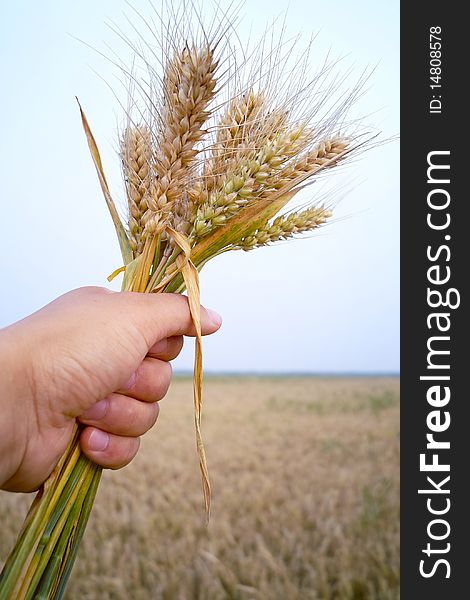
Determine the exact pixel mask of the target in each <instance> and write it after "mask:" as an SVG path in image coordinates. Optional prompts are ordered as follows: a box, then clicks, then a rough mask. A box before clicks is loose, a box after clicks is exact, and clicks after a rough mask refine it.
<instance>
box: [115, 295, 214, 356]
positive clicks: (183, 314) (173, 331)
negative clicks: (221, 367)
mask: <svg viewBox="0 0 470 600" xmlns="http://www.w3.org/2000/svg"><path fill="white" fill-rule="evenodd" d="M111 298H112V300H113V302H116V303H119V304H120V306H119V312H120V314H121V311H125V312H126V314H131V315H132V316H133V318H134V319H135V322H136V324H137V326H138V327H139V328H140V330H141V332H142V334H143V335H144V336H146V338H147V339H148V340H149V342H150V343H149V347H150V346H153V345H154V344H155V343H156V342H157V341H158V340H161V339H163V338H169V337H173V336H178V335H191V336H194V335H195V333H196V332H195V329H194V325H193V321H192V318H191V313H190V310H189V304H188V299H187V297H186V296H183V295H182V294H140V293H138V292H120V293H116V294H114V295H112V296H111ZM221 323H222V318H221V317H220V315H219V314H217V313H216V312H214V311H212V310H208V309H206V308H204V307H203V306H201V331H202V335H209V334H211V333H214V332H215V331H217V330H218V329H219V327H220V325H221Z"/></svg>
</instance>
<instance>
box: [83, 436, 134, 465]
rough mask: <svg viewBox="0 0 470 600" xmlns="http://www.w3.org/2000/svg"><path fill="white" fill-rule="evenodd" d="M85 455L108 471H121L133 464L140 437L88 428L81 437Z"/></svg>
mask: <svg viewBox="0 0 470 600" xmlns="http://www.w3.org/2000/svg"><path fill="white" fill-rule="evenodd" d="M80 446H81V449H82V451H83V453H84V454H85V455H86V456H87V457H88V458H89V459H90V460H92V461H93V462H95V463H96V464H98V465H100V466H102V467H105V468H107V469H120V468H121V467H125V466H126V465H127V464H129V463H130V462H131V460H132V459H133V458H134V456H135V455H136V454H137V451H138V450H139V446H140V439H139V438H138V437H123V436H120V435H113V434H111V433H107V432H105V431H101V429H97V428H96V427H86V428H85V429H84V430H83V432H82V434H81V436H80Z"/></svg>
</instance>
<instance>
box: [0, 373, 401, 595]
mask: <svg viewBox="0 0 470 600" xmlns="http://www.w3.org/2000/svg"><path fill="white" fill-rule="evenodd" d="M191 385H192V384H191V381H190V379H189V378H187V379H186V378H180V379H178V378H177V379H175V381H174V382H173V384H172V387H171V390H170V392H169V394H168V396H167V398H166V399H165V400H164V401H163V402H162V403H161V414H160V418H159V423H158V426H157V427H156V428H155V429H154V430H153V431H152V432H150V433H149V434H147V436H145V438H144V439H143V441H142V449H141V452H140V454H139V456H138V457H137V458H136V460H135V461H134V462H133V463H132V464H131V465H129V466H128V467H126V468H125V469H123V470H122V471H119V472H113V473H111V472H106V473H105V475H104V477H103V482H102V484H101V487H100V489H99V492H98V499H97V502H96V505H95V508H94V512H93V513H92V516H91V519H90V523H89V526H88V529H87V532H86V534H85V539H84V542H83V544H82V548H81V551H80V553H79V557H78V561H77V564H76V566H75V570H74V573H73V575H72V579H71V583H70V586H69V591H68V594H67V598H68V599H69V600H71V599H73V600H76V599H90V600H107V599H109V600H111V599H113V600H129V599H132V600H148V599H156V600H160V599H162V600H219V599H220V600H222V599H231V600H258V599H266V600H268V599H273V600H274V599H275V600H301V599H302V600H303V599H305V600H306V599H309V600H317V599H318V600H349V599H351V600H353V599H354V600H362V599H364V600H366V599H367V600H372V599H374V600H392V599H393V600H396V599H398V597H399V591H398V585H399V521H398V519H399V471H398V466H399V380H398V379H397V378H315V377H292V378H288V377H283V378H275V377H272V378H269V377H212V378H210V377H207V378H206V380H205V382H204V400H205V410H204V415H203V429H204V437H205V441H206V450H207V455H208V462H209V467H210V473H211V478H212V487H213V509H212V518H211V523H210V525H209V528H207V529H206V528H205V526H204V525H203V502H202V492H201V489H200V481H199V472H198V467H197V459H196V452H195V448H194V430H193V413H192V387H191ZM30 500H31V497H28V496H19V495H13V494H6V493H2V494H0V520H1V524H2V536H1V540H0V562H1V561H2V560H3V559H4V558H5V557H6V554H7V552H8V549H9V548H10V547H11V545H13V543H14V539H15V536H16V534H17V532H18V529H19V527H20V524H21V521H22V518H23V516H24V514H25V511H26V509H27V506H28V505H29V502H30Z"/></svg>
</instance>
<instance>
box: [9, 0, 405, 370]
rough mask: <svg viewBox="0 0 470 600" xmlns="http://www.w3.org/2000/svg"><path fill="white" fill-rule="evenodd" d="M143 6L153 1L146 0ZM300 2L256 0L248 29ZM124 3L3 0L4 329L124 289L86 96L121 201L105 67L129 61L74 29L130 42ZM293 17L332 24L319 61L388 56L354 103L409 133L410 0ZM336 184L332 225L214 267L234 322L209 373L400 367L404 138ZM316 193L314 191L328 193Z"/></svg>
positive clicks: (370, 119) (359, 65)
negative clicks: (405, 42) (402, 18)
mask: <svg viewBox="0 0 470 600" xmlns="http://www.w3.org/2000/svg"><path fill="white" fill-rule="evenodd" d="M219 3H220V4H221V5H222V6H225V5H228V2H226V1H225V0H221V1H220V2H219ZM157 4H159V3H158V2H157ZM201 4H202V6H203V7H204V6H208V5H210V3H209V2H208V1H207V0H201ZM133 5H134V6H135V7H136V8H138V10H139V11H140V12H141V13H143V14H146V12H149V8H148V3H147V1H146V0H135V1H134V2H133ZM285 9H286V3H285V2H283V1H280V0H257V1H256V2H248V3H247V4H246V5H245V8H243V9H242V11H241V12H242V13H243V15H244V16H243V18H242V19H241V23H240V26H239V27H238V34H239V36H240V38H241V39H242V40H244V39H246V38H248V35H249V32H250V31H251V32H252V34H251V35H252V36H253V35H256V33H257V32H261V31H262V30H263V29H264V27H265V26H266V24H267V23H268V22H270V21H272V20H273V19H274V18H275V17H277V16H279V15H282V14H283V13H284V11H285ZM124 13H126V14H128V15H131V14H132V11H131V10H130V9H129V7H128V6H127V5H126V3H125V2H124V1H122V0H82V1H81V2H64V1H63V0H42V1H41V2H36V1H35V0H16V2H11V3H2V7H1V8H0V62H1V73H2V93H1V94H0V115H1V117H0V118H1V121H2V126H1V142H0V181H1V184H0V197H1V206H2V213H3V221H2V222H3V228H2V237H3V240H2V246H3V250H2V253H1V258H0V273H1V278H2V289H1V300H0V326H4V325H7V324H9V323H12V322H14V321H15V320H17V319H20V318H22V317H23V316H25V315H27V314H29V313H31V312H32V311H34V310H36V309H38V308H39V307H41V306H43V305H44V304H46V303H47V302H49V301H50V300H52V299H53V298H55V297H56V296H58V295H59V294H61V293H63V292H65V291H67V290H70V289H73V288H76V287H79V286H83V285H109V284H107V281H106V277H107V275H108V274H109V273H110V272H111V271H113V270H114V269H115V268H116V267H118V266H119V265H120V255H119V249H118V244H117V241H116V240H115V238H114V230H113V226H112V224H111V221H110V219H109V217H108V214H107V209H106V207H105V204H104V201H103V199H102V196H101V191H100V188H99V184H98V181H97V179H96V175H95V172H94V168H93V165H92V163H91V159H90V157H89V155H88V150H87V147H86V142H85V139H84V136H83V133H82V130H81V124H80V120H79V115H78V112H77V106H76V103H75V98H74V97H75V96H76V95H77V96H78V97H79V98H80V100H81V102H82V104H83V106H84V108H85V109H86V112H87V116H88V118H89V121H90V124H91V125H92V128H93V131H94V134H95V137H96V139H97V142H98V144H99V146H100V149H101V152H102V156H103V160H104V165H105V170H106V172H107V174H108V179H109V180H110V182H111V188H112V190H113V192H114V194H115V196H116V199H117V201H118V202H121V203H122V202H123V201H124V200H123V199H124V191H123V187H122V183H121V179H120V171H119V164H118V159H117V156H116V154H115V150H116V144H115V142H116V139H117V133H116V131H117V123H118V122H122V119H123V115H122V112H121V109H120V107H119V104H118V102H117V100H116V99H115V98H114V96H113V94H112V93H111V91H110V90H109V88H108V87H107V86H106V85H105V84H104V83H103V80H102V79H101V78H100V77H98V75H97V74H96V73H95V72H94V71H96V72H97V73H99V75H100V76H102V77H103V78H104V79H105V80H106V81H108V82H110V83H111V84H113V81H115V80H114V79H113V78H114V74H115V71H113V70H112V67H111V66H110V65H109V63H107V62H106V61H105V60H103V59H102V58H100V56H99V55H98V54H97V53H95V52H93V51H92V50H90V49H89V48H88V47H86V46H85V45H83V44H81V43H80V42H78V41H77V40H76V39H74V38H73V37H72V36H75V37H77V38H80V39H83V40H85V41H86V42H87V43H89V44H90V45H91V46H92V47H94V48H97V49H102V50H105V49H106V44H107V45H108V46H110V47H111V48H112V49H115V50H116V51H118V52H120V51H121V50H122V45H120V44H119V43H118V41H117V40H116V37H115V36H114V35H113V34H112V32H111V31H110V30H109V28H108V27H107V26H106V21H114V22H116V23H117V24H119V25H121V26H123V27H124V28H125V27H126V20H125V17H124ZM286 24H287V29H288V32H289V33H290V34H296V33H297V32H301V33H302V36H303V38H302V39H304V38H305V43H307V40H308V39H309V37H310V36H311V34H312V33H318V35H317V37H316V40H315V43H314V50H313V53H312V56H313V57H314V58H315V56H318V57H319V58H318V60H319V63H320V62H321V61H322V60H323V58H324V57H325V55H326V53H327V52H328V51H330V52H331V53H332V54H333V55H334V56H335V57H338V58H340V57H344V59H343V61H342V64H344V68H345V69H347V68H350V67H352V69H353V76H354V74H355V76H356V78H358V77H359V76H360V74H361V72H362V71H363V70H364V69H365V68H372V67H375V70H374V72H373V74H372V76H371V78H370V80H369V82H368V85H367V87H368V91H367V94H366V95H365V96H364V97H363V98H361V99H360V101H359V103H358V106H357V107H356V109H355V110H356V111H357V112H358V114H362V115H368V116H367V117H365V121H366V122H367V123H370V125H371V126H373V127H374V128H379V129H380V130H381V131H382V137H383V139H386V138H389V137H391V136H394V135H396V134H397V133H398V131H399V104H398V103H399V70H398V64H399V3H398V1H396V0H393V1H392V0H384V1H383V2H376V1H373V0H367V1H366V0H357V1H356V2H351V1H350V0H337V1H336V2H329V3H315V4H312V3H311V2H309V1H304V0H291V2H290V5H289V7H288V14H287V18H286ZM122 51H123V52H124V50H122ZM113 73H114V74H113ZM324 181H325V184H326V183H327V181H328V184H329V185H328V187H329V189H331V188H333V190H334V188H335V186H336V187H337V186H341V185H342V184H343V182H344V181H346V187H347V188H348V189H349V190H350V191H349V192H348V193H347V194H346V195H344V197H342V199H341V202H340V203H339V204H338V205H337V206H336V208H335V211H334V214H335V220H334V222H332V223H331V224H330V225H328V226H327V227H325V228H323V229H322V230H320V231H319V232H318V233H317V234H314V235H312V236H310V237H309V238H308V239H300V240H297V241H290V242H283V243H281V244H279V245H278V246H275V247H270V248H263V249H260V250H255V251H253V252H250V253H247V254H246V253H242V252H233V253H228V254H226V255H224V256H222V257H219V258H218V259H215V260H214V261H213V262H212V263H211V264H209V265H208V266H207V267H205V269H204V270H203V272H202V274H201V289H202V301H203V303H204V304H205V305H206V306H208V307H210V308H213V309H215V310H217V311H218V312H220V313H221V314H222V316H223V319H224V323H223V327H222V329H221V330H220V332H219V333H217V334H216V335H215V336H212V337H211V338H206V339H205V343H204V365H205V368H206V370H207V371H246V370H249V371H274V372H286V371H288V372H305V371H308V372H372V373H374V372H376V373H379V372H397V371H398V369H399V147H398V143H397V142H396V141H395V142H391V143H388V144H384V145H382V146H380V147H378V148H375V149H373V150H371V151H370V152H368V153H367V154H365V155H364V156H363V157H362V158H361V159H358V160H356V161H355V162H353V163H352V164H350V165H349V166H348V167H347V168H346V169H345V170H344V171H342V172H341V173H340V174H339V176H338V177H335V176H334V175H333V174H331V177H330V176H329V177H328V180H327V179H326V178H325V180H324ZM314 188H315V185H314V186H313V187H312V188H311V190H310V194H307V196H306V197H305V198H304V199H305V200H309V199H312V200H314V199H315V194H316V193H317V192H316V191H315V190H314ZM332 199H333V200H334V196H333V197H332ZM118 288H119V283H118V282H117V283H116V285H114V284H113V289H118ZM192 350H193V349H192V343H191V342H189V343H187V347H186V348H185V350H184V352H183V354H182V356H181V357H180V358H179V359H178V360H177V361H176V363H175V368H177V369H190V368H191V365H192Z"/></svg>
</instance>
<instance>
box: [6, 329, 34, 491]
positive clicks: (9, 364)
mask: <svg viewBox="0 0 470 600" xmlns="http://www.w3.org/2000/svg"><path fill="white" fill-rule="evenodd" d="M28 380H29V375H28V368H27V358H26V356H25V349H23V348H22V343H21V334H20V333H19V332H18V331H17V330H16V328H15V327H7V328H5V329H1V330H0V488H1V487H2V486H3V485H4V484H5V483H6V482H7V481H8V480H9V479H10V478H11V477H12V476H13V474H14V473H15V471H16V469H17V468H18V465H19V464H20V463H21V460H22V456H23V455H24V452H25V449H26V448H25V446H26V443H27V434H26V432H27V429H28V421H29V404H30V399H29V398H28V395H29V390H30V384H29V383H28Z"/></svg>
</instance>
